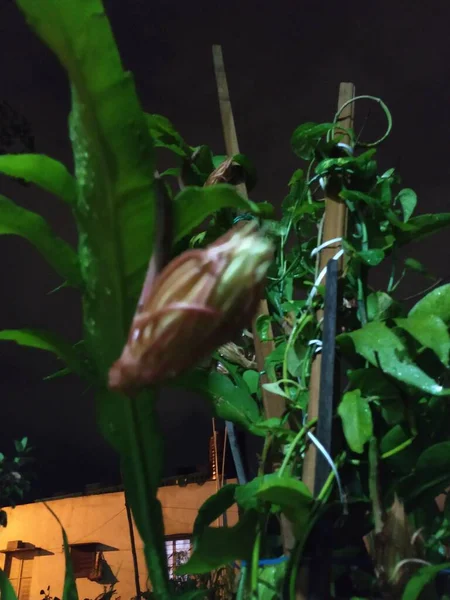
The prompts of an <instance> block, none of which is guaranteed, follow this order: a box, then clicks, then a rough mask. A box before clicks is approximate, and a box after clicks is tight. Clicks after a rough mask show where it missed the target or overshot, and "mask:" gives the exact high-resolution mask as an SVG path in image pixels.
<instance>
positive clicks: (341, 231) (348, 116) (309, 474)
mask: <svg viewBox="0 0 450 600" xmlns="http://www.w3.org/2000/svg"><path fill="white" fill-rule="evenodd" d="M354 96H355V86H354V85H353V83H341V84H340V86H339V98H338V110H339V109H340V108H341V106H343V105H344V104H345V103H346V102H347V101H348V100H351V99H352V98H354ZM353 106H354V105H353V104H349V105H348V106H347V107H346V108H345V109H344V110H343V112H342V114H341V116H340V119H339V124H340V125H341V126H342V127H345V128H346V129H350V128H351V127H353V114H354V111H353ZM336 135H342V134H340V133H339V130H338V131H337V132H336ZM342 141H343V142H344V143H346V144H348V143H349V141H350V140H349V139H348V137H347V136H345V137H344V138H343V139H342ZM346 229H347V209H346V206H345V203H344V202H343V201H342V200H341V199H340V198H338V197H336V196H333V195H331V194H328V195H327V197H326V198H325V215H324V224H323V236H322V242H326V241H328V240H332V239H334V238H339V237H340V238H342V237H344V236H345V233H346ZM341 247H342V244H341V242H336V243H334V244H331V245H330V246H328V247H327V248H324V249H323V250H322V252H321V253H320V261H319V272H320V271H322V269H323V268H324V267H325V266H326V265H327V263H328V261H329V260H330V259H332V258H333V256H334V255H335V254H336V252H338V250H340V249H341ZM342 265H343V259H342V258H341V259H340V260H339V273H341V272H342ZM322 283H325V280H322ZM317 316H318V319H319V320H320V319H321V318H322V316H323V311H319V312H318V315H317ZM321 364H322V358H321V355H320V354H317V355H316V357H315V359H314V361H313V363H312V367H311V379H310V384H309V404H308V419H309V420H310V419H314V418H316V417H317V416H318V412H319V391H320V369H321ZM330 410H331V408H330ZM316 461H317V448H316V447H315V446H314V445H312V444H311V445H310V446H309V448H308V450H307V452H306V455H305V460H304V463H303V477H302V479H303V482H304V483H305V484H306V485H307V486H308V488H309V489H310V490H311V492H312V493H314V482H315V472H316Z"/></svg>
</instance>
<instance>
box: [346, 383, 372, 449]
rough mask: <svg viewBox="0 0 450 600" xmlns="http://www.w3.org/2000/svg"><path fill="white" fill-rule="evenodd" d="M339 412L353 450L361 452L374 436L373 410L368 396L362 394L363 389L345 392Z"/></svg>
mask: <svg viewBox="0 0 450 600" xmlns="http://www.w3.org/2000/svg"><path fill="white" fill-rule="evenodd" d="M338 414H339V416H340V417H341V420H342V428H343V430H344V435H345V439H346V440H347V444H348V445H349V446H350V448H351V450H353V452H358V453H359V454H361V453H362V452H363V450H364V446H365V444H366V443H367V442H368V441H369V440H370V438H371V437H372V432H373V423H372V412H371V410H370V405H369V402H368V400H367V398H364V397H363V396H361V390H352V391H350V392H347V393H346V394H344V396H343V398H342V400H341V402H340V404H339V406H338Z"/></svg>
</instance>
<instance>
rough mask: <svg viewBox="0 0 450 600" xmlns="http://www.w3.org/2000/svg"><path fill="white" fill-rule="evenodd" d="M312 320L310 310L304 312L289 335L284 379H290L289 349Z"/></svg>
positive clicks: (285, 355) (284, 364) (285, 354)
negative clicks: (288, 365)
mask: <svg viewBox="0 0 450 600" xmlns="http://www.w3.org/2000/svg"><path fill="white" fill-rule="evenodd" d="M311 321H312V315H311V314H310V313H309V312H304V313H303V314H302V315H301V317H300V318H299V319H298V320H297V322H296V323H295V325H294V328H293V330H292V331H291V334H290V336H289V339H288V341H287V344H286V349H285V351H284V358H283V379H284V380H289V378H288V367H287V359H288V354H289V351H290V350H291V349H292V348H293V347H294V344H295V342H296V341H297V338H298V336H299V335H300V333H301V332H302V330H303V329H304V328H305V327H306V325H307V324H308V323H310V322H311Z"/></svg>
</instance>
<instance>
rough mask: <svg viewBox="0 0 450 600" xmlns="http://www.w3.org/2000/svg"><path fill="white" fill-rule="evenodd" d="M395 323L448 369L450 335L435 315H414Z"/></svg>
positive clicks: (396, 320) (397, 320) (442, 322)
mask: <svg viewBox="0 0 450 600" xmlns="http://www.w3.org/2000/svg"><path fill="white" fill-rule="evenodd" d="M395 323H396V324H397V325H398V326H399V327H401V328H402V329H404V330H405V331H407V332H408V333H409V334H410V335H412V337H413V338H415V339H416V340H417V341H418V342H419V343H420V344H421V345H422V346H424V347H425V348H430V349H431V350H433V352H434V353H435V354H436V356H437V357H438V358H439V360H440V361H441V362H442V364H443V365H445V366H446V367H448V358H449V352H450V335H449V333H448V328H447V326H446V324H445V323H444V321H443V320H442V319H441V318H440V317H438V316H437V315H423V316H420V315H416V316H414V315H413V316H411V317H408V318H407V319H395Z"/></svg>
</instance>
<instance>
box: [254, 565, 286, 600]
mask: <svg viewBox="0 0 450 600" xmlns="http://www.w3.org/2000/svg"><path fill="white" fill-rule="evenodd" d="M287 564H288V563H287V561H283V562H279V563H278V564H274V565H267V566H264V567H262V568H260V569H259V574H258V600H279V598H282V597H283V585H284V577H285V573H286V569H287Z"/></svg>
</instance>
